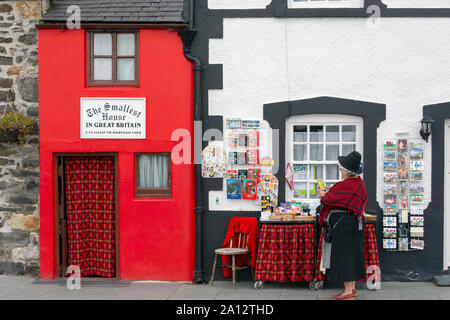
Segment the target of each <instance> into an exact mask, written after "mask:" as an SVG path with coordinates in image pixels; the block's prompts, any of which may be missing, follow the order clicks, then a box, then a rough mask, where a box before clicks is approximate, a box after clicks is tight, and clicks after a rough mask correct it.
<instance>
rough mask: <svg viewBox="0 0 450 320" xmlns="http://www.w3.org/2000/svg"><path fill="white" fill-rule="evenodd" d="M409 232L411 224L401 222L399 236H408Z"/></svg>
mask: <svg viewBox="0 0 450 320" xmlns="http://www.w3.org/2000/svg"><path fill="white" fill-rule="evenodd" d="M408 233H409V224H408V223H401V224H399V225H398V236H399V237H407V236H408Z"/></svg>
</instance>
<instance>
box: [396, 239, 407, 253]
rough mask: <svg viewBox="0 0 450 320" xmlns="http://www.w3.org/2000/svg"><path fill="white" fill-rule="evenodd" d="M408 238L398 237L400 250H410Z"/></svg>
mask: <svg viewBox="0 0 450 320" xmlns="http://www.w3.org/2000/svg"><path fill="white" fill-rule="evenodd" d="M408 245H409V242H408V238H400V239H398V250H399V251H408Z"/></svg>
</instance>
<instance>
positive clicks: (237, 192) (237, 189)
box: [227, 179, 242, 199]
mask: <svg viewBox="0 0 450 320" xmlns="http://www.w3.org/2000/svg"><path fill="white" fill-rule="evenodd" d="M241 194H242V183H241V180H239V179H227V198H228V199H241Z"/></svg>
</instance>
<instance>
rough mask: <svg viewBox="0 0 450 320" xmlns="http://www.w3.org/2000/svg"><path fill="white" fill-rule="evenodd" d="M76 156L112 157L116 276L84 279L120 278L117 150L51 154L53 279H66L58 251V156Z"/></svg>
mask: <svg viewBox="0 0 450 320" xmlns="http://www.w3.org/2000/svg"><path fill="white" fill-rule="evenodd" d="M76 156H109V157H114V198H115V199H114V200H115V201H114V206H115V231H114V232H115V241H116V276H115V277H114V278H99V277H87V278H84V279H90V280H106V281H107V280H120V259H119V258H120V255H119V154H118V153H117V152H107V153H105V152H98V153H95V152H92V153H88V152H86V153H67V152H66V153H54V154H53V174H54V188H53V189H54V190H53V192H54V196H55V199H54V200H55V203H54V205H55V207H54V210H55V211H54V212H55V217H54V218H55V220H54V226H55V243H56V246H55V249H56V251H55V258H56V276H55V279H67V278H68V277H66V276H63V275H62V272H64V271H65V270H62V269H61V268H62V267H63V266H61V264H60V261H61V259H62V257H61V251H60V249H61V248H60V245H59V230H58V228H59V219H58V218H59V214H58V213H59V211H58V210H59V205H58V158H59V157H62V158H63V159H64V157H76Z"/></svg>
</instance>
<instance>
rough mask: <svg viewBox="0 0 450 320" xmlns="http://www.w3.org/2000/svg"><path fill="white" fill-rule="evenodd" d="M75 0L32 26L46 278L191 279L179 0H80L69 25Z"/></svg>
mask: <svg viewBox="0 0 450 320" xmlns="http://www.w3.org/2000/svg"><path fill="white" fill-rule="evenodd" d="M69 2H70V4H69ZM77 2H78V1H64V0H63V1H57V2H55V5H54V6H53V7H52V8H51V9H50V10H49V12H48V13H47V15H46V16H44V17H43V20H44V21H45V22H46V23H45V24H41V25H40V26H39V31H38V37H39V69H40V70H39V71H40V77H39V105H40V107H39V121H40V146H39V147H40V212H41V229H40V230H41V236H40V243H41V278H42V279H55V278H58V277H64V276H66V275H67V274H66V271H67V268H68V267H69V266H71V265H75V266H78V267H79V268H80V272H81V276H82V277H94V278H113V279H121V280H171V281H181V280H182V281H192V280H193V273H194V255H195V244H194V243H195V221H194V213H193V212H194V165H193V164H191V163H192V162H193V161H185V162H189V163H181V164H179V162H178V161H177V160H176V159H175V158H176V157H174V156H173V155H172V150H173V148H174V147H175V146H176V145H178V144H179V143H180V142H182V143H185V144H187V145H190V146H192V143H193V141H192V140H189V139H190V137H193V123H194V112H193V110H194V105H193V94H194V93H193V88H194V75H193V71H192V63H191V62H189V61H188V60H187V59H186V58H185V57H184V55H183V43H182V41H181V39H180V37H179V36H178V33H177V30H180V29H183V28H186V27H187V25H186V24H185V22H184V20H183V17H182V9H183V1H160V3H159V5H158V6H156V5H155V4H153V6H151V3H149V2H142V1H139V2H136V3H134V1H130V2H129V8H133V10H135V9H136V8H139V6H142V8H140V11H139V12H136V11H129V12H128V11H127V8H123V7H120V5H121V3H120V2H119V1H117V3H116V1H111V3H109V4H108V5H107V6H108V7H105V5H102V4H101V2H100V1H94V0H93V1H91V3H89V1H79V4H80V9H81V18H82V20H81V26H80V28H79V29H70V28H67V25H66V21H67V19H68V14H67V13H66V12H67V10H66V9H67V7H68V6H69V5H73V4H77ZM115 5H117V10H116V11H114V10H111V8H114V6H115ZM146 6H147V7H146ZM137 23H138V24H137ZM177 130H178V131H177ZM174 132H175V134H174ZM176 132H181V133H183V134H181V135H180V134H176ZM180 136H183V137H181V138H180Z"/></svg>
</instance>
